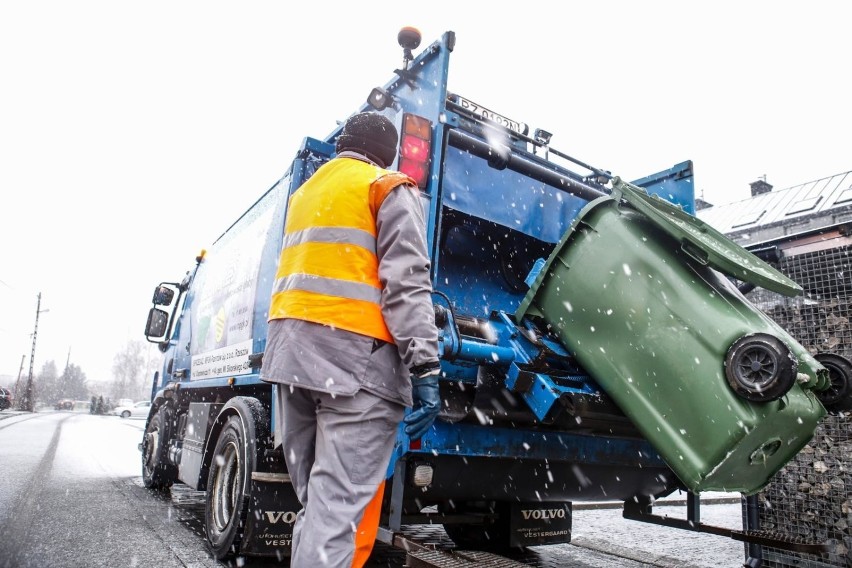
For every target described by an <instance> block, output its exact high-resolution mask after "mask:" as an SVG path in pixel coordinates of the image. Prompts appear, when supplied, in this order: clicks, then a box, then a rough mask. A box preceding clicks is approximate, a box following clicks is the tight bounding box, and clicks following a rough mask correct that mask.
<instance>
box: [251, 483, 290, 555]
mask: <svg viewBox="0 0 852 568" xmlns="http://www.w3.org/2000/svg"><path fill="white" fill-rule="evenodd" d="M301 508H302V506H301V505H300V504H299V500H298V499H296V493H295V492H294V491H293V485H292V484H291V483H290V476H289V475H287V474H286V473H266V472H257V471H256V472H254V473H253V474H252V476H251V493H250V494H249V510H248V514H247V515H246V528H245V532H244V533H243V541H242V544H241V547H240V551H241V552H242V553H243V554H245V555H250V556H275V557H276V558H278V559H279V560H280V559H282V558H287V557H289V556H290V548H291V546H292V541H293V523H294V522H295V521H296V513H298V512H299V509H301Z"/></svg>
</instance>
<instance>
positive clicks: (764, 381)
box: [734, 345, 778, 392]
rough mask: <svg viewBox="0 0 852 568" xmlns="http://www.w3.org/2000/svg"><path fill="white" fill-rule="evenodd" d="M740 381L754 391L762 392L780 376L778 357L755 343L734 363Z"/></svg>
mask: <svg viewBox="0 0 852 568" xmlns="http://www.w3.org/2000/svg"><path fill="white" fill-rule="evenodd" d="M734 373H736V376H737V379H738V381H739V382H740V383H741V384H742V385H743V386H744V387H746V388H748V389H750V390H753V391H754V392H762V391H764V390H765V389H766V387H767V385H769V384H770V383H772V382H773V381H774V380H775V378H776V377H777V376H778V358H777V355H776V354H775V353H773V352H772V351H770V350H769V348H767V347H766V346H763V345H753V346H751V347H750V348H749V349H746V350H745V351H743V352H742V354H740V356H739V358H738V360H737V361H736V362H735V365H734Z"/></svg>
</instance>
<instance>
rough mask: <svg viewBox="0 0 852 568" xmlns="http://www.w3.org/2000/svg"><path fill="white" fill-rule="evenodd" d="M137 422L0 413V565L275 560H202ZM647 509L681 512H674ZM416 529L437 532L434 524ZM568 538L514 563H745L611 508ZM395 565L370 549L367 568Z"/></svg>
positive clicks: (204, 564)
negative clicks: (148, 458) (150, 483)
mask: <svg viewBox="0 0 852 568" xmlns="http://www.w3.org/2000/svg"><path fill="white" fill-rule="evenodd" d="M144 423H145V421H144V419H133V418H131V419H122V418H119V417H116V416H92V415H89V414H80V413H74V412H67V411H66V412H53V411H51V412H40V413H17V412H10V411H4V412H0V479H2V480H3V481H2V483H0V543H2V546H0V568H42V567H51V568H65V567H68V568H80V567H93V568H99V567H109V568H114V567H123V566H127V567H157V568H170V567H189V568H209V567H220V566H252V567H256V568H264V567H268V566H279V567H280V566H286V564H279V563H277V562H273V561H269V560H259V559H252V560H251V561H247V560H246V559H232V560H229V561H227V562H219V561H216V560H215V559H213V558H212V557H211V556H210V554H209V553H208V552H207V548H206V545H205V542H204V536H203V535H204V532H203V524H202V523H203V512H204V500H203V494H202V493H200V492H197V491H193V490H191V489H189V488H188V487H186V486H183V485H176V486H175V487H174V488H173V489H172V491H171V493H170V494H166V495H160V494H156V493H151V492H149V491H148V490H146V489H145V488H144V487H143V486H142V480H141V474H140V454H139V450H138V449H137V444H138V443H139V441H140V440H141V437H142V431H143V429H144ZM654 512H655V513H659V514H668V515H670V516H677V517H683V516H684V515H685V508H684V507H682V506H669V507H656V508H655V510H654ZM701 513H702V521H704V522H707V523H711V524H717V525H721V526H726V527H730V528H738V527H739V526H740V525H739V523H740V507H739V505H738V504H713V505H708V504H705V505H704V506H703V507H702V509H701ZM413 530H414V531H415V532H417V531H418V530H420V528H418V527H414V529H413ZM422 530H424V531H432V535H434V536H435V538H436V539H437V540H441V539H442V538H444V537H443V532H442V531H441V529H440V528H435V527H432V528H429V527H422ZM573 539H574V544H573V545H559V546H550V547H534V548H531V549H529V550H528V551H527V552H525V553H524V554H522V555H518V556H516V557H515V559H516V560H518V561H521V562H523V563H525V564H529V565H532V566H540V567H563V566H571V567H578V568H638V567H642V566H658V567H666V568H674V567H678V568H690V567H695V568H718V567H726V566H731V567H736V566H741V565H742V562H743V559H744V557H743V545H742V544H741V543H738V542H736V541H733V540H730V539H727V538H722V537H717V536H712V535H703V534H696V533H691V532H686V531H680V530H675V529H667V528H664V527H657V526H654V525H647V524H645V523H639V522H636V521H627V520H624V519H622V518H621V513H620V510H618V509H613V508H601V509H583V510H580V509H578V510H576V511H575V515H574V530H573ZM403 560H404V556H401V555H400V554H399V553H398V552H396V551H393V550H390V549H388V548H387V547H384V546H378V547H377V549H376V551H375V553H374V555H373V559H372V561H371V564H370V567H371V568H376V567H379V566H402V561H403Z"/></svg>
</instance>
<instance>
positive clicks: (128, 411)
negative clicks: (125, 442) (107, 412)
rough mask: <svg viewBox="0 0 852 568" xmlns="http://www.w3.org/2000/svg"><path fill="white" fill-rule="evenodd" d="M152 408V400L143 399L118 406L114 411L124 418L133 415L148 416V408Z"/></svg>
mask: <svg viewBox="0 0 852 568" xmlns="http://www.w3.org/2000/svg"><path fill="white" fill-rule="evenodd" d="M150 408H151V401H149V400H143V401H140V402H135V403H133V404H130V405H122V406H116V407H115V408H114V409H113V411H112V413H113V414H115V415H116V416H121V417H122V418H130V417H131V416H136V417H142V418H144V417H146V416H148V410H149V409H150Z"/></svg>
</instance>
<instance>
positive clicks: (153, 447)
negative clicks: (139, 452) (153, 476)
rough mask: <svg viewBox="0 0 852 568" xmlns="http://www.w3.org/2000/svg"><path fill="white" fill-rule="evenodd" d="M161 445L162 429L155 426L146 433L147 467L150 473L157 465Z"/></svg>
mask: <svg viewBox="0 0 852 568" xmlns="http://www.w3.org/2000/svg"><path fill="white" fill-rule="evenodd" d="M159 447H160V430H159V429H158V428H157V427H156V426H155V427H153V428H151V430H149V431H148V433H147V434H145V469H146V470H147V471H148V474H150V473H151V472H153V471H154V468H155V467H156V465H157V463H156V462H157V451H158V449H159Z"/></svg>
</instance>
